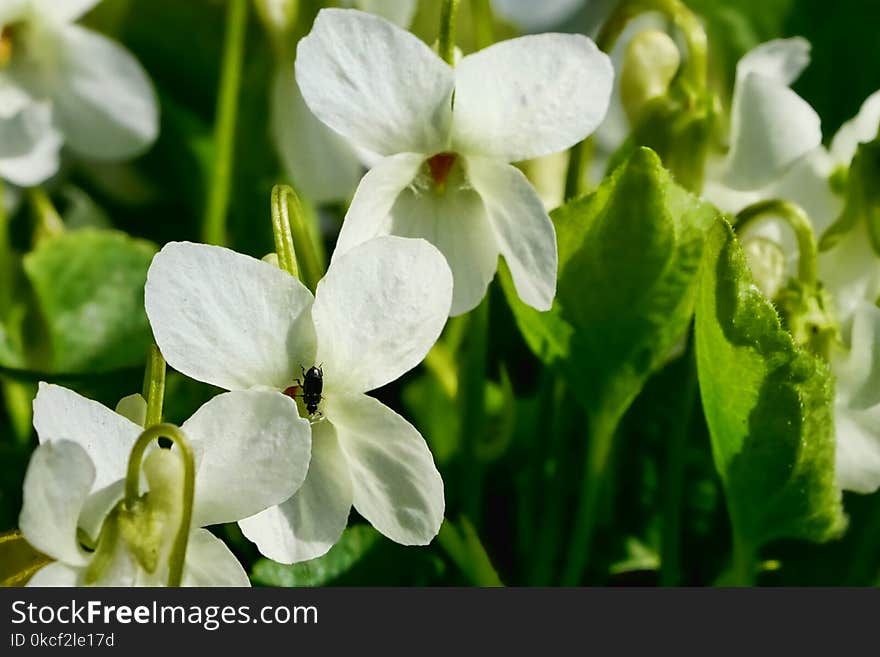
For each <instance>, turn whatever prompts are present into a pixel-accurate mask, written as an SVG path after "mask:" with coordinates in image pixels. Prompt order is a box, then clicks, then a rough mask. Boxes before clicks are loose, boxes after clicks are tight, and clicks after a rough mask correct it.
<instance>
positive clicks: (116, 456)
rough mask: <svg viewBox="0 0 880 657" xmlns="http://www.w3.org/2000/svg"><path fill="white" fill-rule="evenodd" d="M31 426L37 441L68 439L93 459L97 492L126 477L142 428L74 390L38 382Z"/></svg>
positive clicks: (94, 486) (46, 441)
mask: <svg viewBox="0 0 880 657" xmlns="http://www.w3.org/2000/svg"><path fill="white" fill-rule="evenodd" d="M34 428H35V429H36V430H37V435H38V436H39V438H40V443H48V442H55V441H58V440H69V441H72V442H75V443H77V444H78V445H80V446H81V447H82V448H83V449H84V450H85V451H86V454H88V456H89V459H90V460H91V462H92V463H94V468H95V482H94V485H93V486H92V492H93V493H94V492H97V491H99V490H101V489H103V488H105V487H107V486H109V485H111V484H113V483H115V482H116V481H118V480H120V479H124V478H125V471H126V468H127V467H128V456H129V453H130V452H131V448H132V447H133V446H134V443H135V441H136V440H137V438H138V436H139V435H140V434H141V432H142V431H143V429H142V428H141V427H139V426H138V425H136V424H135V423H134V422H132V421H131V420H128V419H126V418H124V417H122V416H121V415H118V414H117V413H114V412H113V411H111V410H110V409H109V408H107V407H106V406H103V405H102V404H99V403H98V402H96V401H92V400H91V399H86V398H85V397H83V396H81V395H78V394H77V393H75V392H74V391H73V390H68V389H67V388H63V387H61V386H56V385H52V384H49V383H42V382H41V383H40V387H39V391H38V392H37V397H36V399H34Z"/></svg>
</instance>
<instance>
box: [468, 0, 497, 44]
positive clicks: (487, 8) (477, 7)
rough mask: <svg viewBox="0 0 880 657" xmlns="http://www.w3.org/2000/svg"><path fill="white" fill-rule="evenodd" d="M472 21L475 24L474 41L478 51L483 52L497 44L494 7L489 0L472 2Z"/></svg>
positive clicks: (472, 0) (473, 0) (474, 0)
mask: <svg viewBox="0 0 880 657" xmlns="http://www.w3.org/2000/svg"><path fill="white" fill-rule="evenodd" d="M471 21H472V22H473V24H474V39H475V41H476V44H477V50H482V49H483V48H487V47H488V46H491V45H492V44H493V43H495V29H494V27H493V25H492V6H491V5H490V4H489V0H471Z"/></svg>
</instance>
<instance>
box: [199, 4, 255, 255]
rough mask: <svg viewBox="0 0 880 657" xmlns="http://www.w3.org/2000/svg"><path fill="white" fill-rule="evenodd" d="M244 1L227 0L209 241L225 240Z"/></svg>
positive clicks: (207, 215)
mask: <svg viewBox="0 0 880 657" xmlns="http://www.w3.org/2000/svg"><path fill="white" fill-rule="evenodd" d="M247 19H248V1H247V0H229V2H228V5H227V12H226V39H225V42H224V44H223V64H222V70H221V76H220V94H219V95H218V97H217V114H216V119H215V124H214V147H215V153H214V170H213V172H212V175H211V185H210V188H209V189H210V191H209V192H208V201H207V209H206V212H205V220H204V225H203V227H202V239H203V241H204V242H207V243H209V244H218V245H223V244H225V243H226V214H227V211H228V209H229V197H230V192H231V189H230V186H231V179H232V164H233V156H234V151H235V125H236V117H237V114H238V95H239V91H240V90H241V69H242V64H243V62H244V50H245V36H246V34H247Z"/></svg>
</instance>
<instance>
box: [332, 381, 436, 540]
mask: <svg viewBox="0 0 880 657" xmlns="http://www.w3.org/2000/svg"><path fill="white" fill-rule="evenodd" d="M324 412H325V415H326V416H327V419H328V420H329V421H330V422H332V423H333V426H334V427H335V428H336V432H337V435H338V436H339V445H340V447H341V448H342V451H343V453H344V454H345V457H346V459H347V461H348V467H349V471H350V472H351V479H352V485H353V487H354V507H355V508H356V509H357V510H358V513H360V514H361V515H362V516H364V518H366V519H367V520H369V521H370V522H371V523H372V524H373V526H374V527H375V528H376V529H378V530H379V531H380V532H382V533H383V534H384V535H385V536H387V537H388V538H390V539H391V540H393V541H396V542H398V543H401V544H403V545H427V544H428V543H430V542H431V540H432V539H433V538H434V537H435V536H436V535H437V532H438V531H439V529H440V524H441V523H442V522H443V513H444V510H445V507H446V502H445V500H444V497H443V480H442V479H441V478H440V473H439V472H438V471H437V467H436V466H435V465H434V458H433V457H432V456H431V451H430V450H429V449H428V445H427V444H426V443H425V440H424V438H422V436H421V434H419V432H418V430H417V429H416V428H415V427H413V426H412V425H411V424H410V423H409V422H407V421H406V420H404V419H403V418H402V417H400V416H399V415H398V414H397V413H395V412H394V411H392V410H391V409H390V408H388V407H387V406H385V405H384V404H382V403H381V402H379V401H378V400H376V399H373V398H372V397H368V396H366V395H357V394H351V395H335V396H334V397H333V398H332V399H329V398H328V401H327V403H326V405H325V411H324Z"/></svg>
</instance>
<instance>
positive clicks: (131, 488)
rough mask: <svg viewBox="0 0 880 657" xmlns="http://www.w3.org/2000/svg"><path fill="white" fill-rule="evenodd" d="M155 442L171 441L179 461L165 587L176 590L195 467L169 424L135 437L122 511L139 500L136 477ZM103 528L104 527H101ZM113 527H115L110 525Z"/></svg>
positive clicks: (183, 441)
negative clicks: (176, 516)
mask: <svg viewBox="0 0 880 657" xmlns="http://www.w3.org/2000/svg"><path fill="white" fill-rule="evenodd" d="M158 438H167V439H169V440H171V442H172V443H173V444H174V446H176V447H177V449H178V452H177V453H178V454H179V455H180V457H181V459H183V491H182V507H181V508H182V511H181V515H180V527H179V528H178V530H177V534H176V535H175V537H174V543H173V545H172V547H171V554H170V555H169V557H168V586H180V583H181V580H182V579H183V565H184V562H185V560H186V548H187V544H188V542H189V533H190V525H191V524H192V512H193V499H194V497H195V481H196V466H195V456H194V454H193V450H192V447H191V446H190V444H189V441H188V440H187V439H186V436H184V434H183V432H182V431H181V430H180V429H178V428H177V427H176V426H174V425H173V424H167V423H166V424H156V425H153V426H151V427H148V428H147V429H145V430H144V432H143V433H142V434H141V435H140V437H138V439H137V441H136V442H135V444H134V447H133V448H132V450H131V455H130V456H129V460H128V471H127V472H126V475H125V499H124V502H123V508H125V509H126V510H129V511H131V510H134V509H135V508H136V505H137V502H138V500H139V498H140V473H141V462H142V461H143V457H144V453H145V452H146V449H147V447H149V445H150V443H151V442H153V441H154V440H156V439H158ZM105 524H106V523H105ZM113 524H115V523H113Z"/></svg>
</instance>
